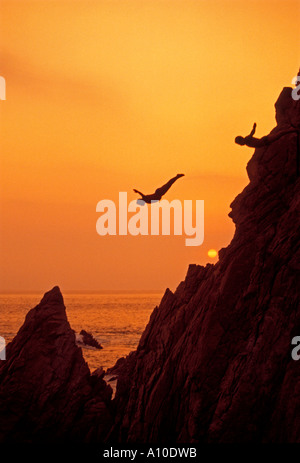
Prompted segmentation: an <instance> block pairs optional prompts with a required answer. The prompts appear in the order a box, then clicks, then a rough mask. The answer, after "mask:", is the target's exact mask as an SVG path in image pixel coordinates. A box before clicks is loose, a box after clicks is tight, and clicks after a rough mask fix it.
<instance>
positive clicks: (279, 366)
mask: <svg viewBox="0 0 300 463" xmlns="http://www.w3.org/2000/svg"><path fill="white" fill-rule="evenodd" d="M291 90H292V89H290V88H288V89H287V88H285V89H283V91H282V93H281V95H280V96H279V98H278V101H277V102H276V105H275V107H276V119H277V121H278V122H280V124H282V123H287V124H289V125H290V124H293V125H294V126H298V127H299V124H300V105H299V103H298V102H296V101H294V100H293V99H292V97H291ZM277 130H279V129H278V127H275V129H274V130H273V131H272V132H274V133H276V131H277ZM297 157H299V140H298V136H297V134H295V133H290V134H287V135H285V136H282V137H281V138H280V139H278V140H277V141H275V142H274V143H273V144H272V145H270V146H267V147H264V148H259V149H256V151H255V152H254V155H253V157H252V159H251V160H250V162H249V163H248V166H247V172H248V175H249V178H250V183H249V185H248V186H247V187H246V188H245V189H244V191H243V192H242V193H241V194H239V195H238V196H237V197H236V198H235V200H234V201H233V203H232V204H231V207H232V211H231V212H230V214H229V215H230V217H231V218H232V219H233V221H234V223H235V224H236V231H235V235H234V237H233V239H232V242H231V243H230V245H229V246H228V247H227V248H226V249H221V250H220V252H219V262H218V263H217V264H215V265H207V266H206V267H202V266H199V265H191V266H190V267H189V269H188V272H187V276H186V279H185V280H184V281H183V282H182V283H181V284H180V285H179V286H178V288H177V290H176V291H175V293H174V294H173V293H172V292H171V291H170V290H167V291H166V292H165V295H164V297H163V299H162V301H161V303H160V305H159V307H157V308H156V309H155V310H154V312H153V313H152V315H151V318H150V321H149V324H148V326H147V328H146V330H145V332H144V333H143V335H142V338H141V340H140V343H139V346H138V348H137V350H136V352H134V353H133V354H132V355H131V356H129V357H128V360H127V359H125V361H123V362H122V365H119V366H121V367H122V368H121V369H120V368H119V381H118V384H117V393H116V399H115V401H116V406H117V410H118V412H117V418H116V424H115V427H114V430H113V432H112V436H113V438H115V439H119V440H121V441H129V442H138V441H141V442H164V443H168V442H169V443H172V442H175V441H177V442H190V443H191V442H193V443H196V442H200V443H201V442H219V443H220V442H300V419H299V417H300V382H299V378H300V362H298V363H297V362H296V361H294V360H292V358H291V340H292V338H293V336H295V335H300V297H299V296H300V285H299V281H300V246H299V244H300V243H299V230H300V195H299V193H300V181H299V176H297ZM121 370H123V374H122V371H121Z"/></svg>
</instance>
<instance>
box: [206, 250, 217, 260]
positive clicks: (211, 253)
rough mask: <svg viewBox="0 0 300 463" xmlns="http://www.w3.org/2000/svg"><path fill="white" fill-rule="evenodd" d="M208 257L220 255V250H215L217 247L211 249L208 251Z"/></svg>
mask: <svg viewBox="0 0 300 463" xmlns="http://www.w3.org/2000/svg"><path fill="white" fill-rule="evenodd" d="M207 255H208V257H210V258H211V259H214V258H215V257H216V256H217V255H218V252H217V251H216V250H215V249H210V250H209V251H208V253H207Z"/></svg>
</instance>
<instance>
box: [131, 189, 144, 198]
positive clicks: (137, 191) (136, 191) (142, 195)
mask: <svg viewBox="0 0 300 463" xmlns="http://www.w3.org/2000/svg"><path fill="white" fill-rule="evenodd" d="M133 191H134V192H135V193H138V194H139V195H141V197H142V198H144V197H145V195H144V194H143V193H141V192H140V191H139V190H135V189H133Z"/></svg>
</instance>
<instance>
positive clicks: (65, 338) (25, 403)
mask: <svg viewBox="0 0 300 463" xmlns="http://www.w3.org/2000/svg"><path fill="white" fill-rule="evenodd" d="M6 354H7V355H6V356H7V360H6V361H3V362H1V367H0V417H1V419H0V442H39V443H41V442H68V441H69V442H70V441H78V440H80V441H95V440H98V441H101V440H104V439H105V436H106V434H107V432H108V431H109V429H110V427H111V424H112V417H111V400H110V399H111V393H112V390H111V388H110V387H109V386H107V385H106V383H105V381H104V380H103V379H102V378H101V377H97V376H91V375H90V371H89V368H88V366H87V364H86V363H85V361H84V359H83V356H82V352H81V349H80V348H79V347H77V346H76V344H75V333H74V331H73V330H72V329H71V327H70V325H69V322H68V320H67V317H66V311H65V306H64V302H63V298H62V295H61V293H60V290H59V288H58V287H55V288H53V289H52V290H51V291H49V292H48V293H46V294H45V296H44V297H43V299H42V301H41V302H40V304H39V305H37V306H36V307H35V308H34V309H32V310H30V312H28V314H27V316H26V319H25V322H24V324H23V326H22V327H21V328H20V330H19V332H18V334H17V335H16V337H15V338H14V339H13V341H12V342H11V343H10V344H8V346H7V352H6ZM103 375H104V372H103Z"/></svg>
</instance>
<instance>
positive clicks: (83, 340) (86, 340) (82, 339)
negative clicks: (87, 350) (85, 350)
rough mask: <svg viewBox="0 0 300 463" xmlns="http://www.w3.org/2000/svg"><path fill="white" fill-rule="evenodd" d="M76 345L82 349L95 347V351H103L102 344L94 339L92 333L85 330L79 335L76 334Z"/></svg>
mask: <svg viewBox="0 0 300 463" xmlns="http://www.w3.org/2000/svg"><path fill="white" fill-rule="evenodd" d="M75 336H76V344H77V345H78V346H80V347H81V346H82V347H87V346H89V347H94V348H95V349H103V347H102V346H101V344H100V343H99V342H98V341H97V339H95V338H94V336H93V335H92V334H91V333H88V332H87V331H85V330H81V331H80V333H79V334H75Z"/></svg>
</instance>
